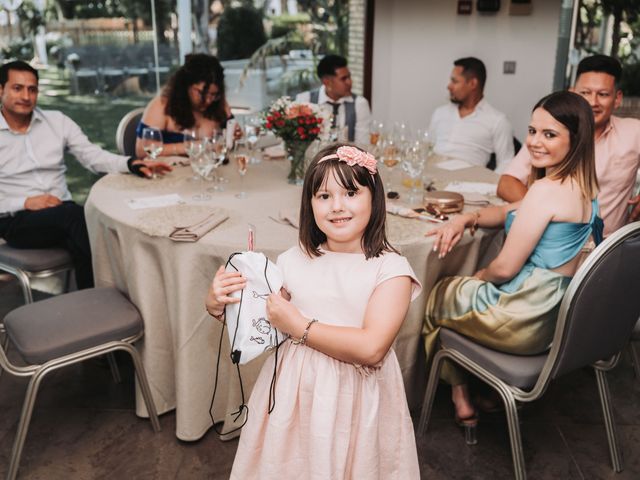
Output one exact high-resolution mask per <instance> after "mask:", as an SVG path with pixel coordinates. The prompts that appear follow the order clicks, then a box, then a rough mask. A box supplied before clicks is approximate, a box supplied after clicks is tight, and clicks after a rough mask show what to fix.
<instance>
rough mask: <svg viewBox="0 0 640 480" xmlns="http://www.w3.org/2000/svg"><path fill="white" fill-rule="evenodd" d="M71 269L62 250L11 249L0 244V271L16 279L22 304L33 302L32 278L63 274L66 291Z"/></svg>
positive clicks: (67, 254) (67, 253) (66, 255)
mask: <svg viewBox="0 0 640 480" xmlns="http://www.w3.org/2000/svg"><path fill="white" fill-rule="evenodd" d="M0 242H1V241H0ZM72 268H73V263H72V262H71V257H70V256H69V252H67V251H66V250H65V249H63V248H13V247H10V246H9V245H7V244H6V243H0V271H4V272H7V273H10V274H11V275H13V276H15V277H16V278H17V279H18V282H20V287H21V288H22V295H23V297H24V303H31V302H33V293H32V291H31V279H32V278H45V277H51V276H53V275H57V274H59V273H65V274H66V275H65V285H64V290H65V291H67V289H68V287H69V276H70V275H71V269H72Z"/></svg>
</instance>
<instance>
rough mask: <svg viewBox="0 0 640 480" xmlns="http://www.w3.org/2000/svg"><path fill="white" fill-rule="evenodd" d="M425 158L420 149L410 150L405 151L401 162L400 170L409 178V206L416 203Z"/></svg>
mask: <svg viewBox="0 0 640 480" xmlns="http://www.w3.org/2000/svg"><path fill="white" fill-rule="evenodd" d="M424 162H425V156H424V153H423V151H422V150H421V149H419V148H411V149H409V151H407V153H406V155H405V156H404V160H403V161H402V169H403V170H404V171H405V173H406V174H407V175H408V176H409V179H410V181H411V193H410V194H409V204H411V205H413V204H414V203H415V202H416V195H418V194H420V190H419V184H420V177H421V176H422V172H423V171H424Z"/></svg>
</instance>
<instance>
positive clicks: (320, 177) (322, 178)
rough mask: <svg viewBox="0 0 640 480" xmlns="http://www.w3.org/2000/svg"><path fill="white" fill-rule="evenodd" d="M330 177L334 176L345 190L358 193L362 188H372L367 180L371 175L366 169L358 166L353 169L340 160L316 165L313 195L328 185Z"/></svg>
mask: <svg viewBox="0 0 640 480" xmlns="http://www.w3.org/2000/svg"><path fill="white" fill-rule="evenodd" d="M359 170H363V171H364V172H366V173H365V174H363V172H361V171H359ZM329 175H333V176H334V177H335V179H336V181H337V182H338V185H340V186H341V187H342V188H344V189H345V190H352V191H357V190H359V189H360V188H361V187H370V185H369V182H368V181H367V179H368V177H371V175H370V174H369V172H368V171H367V170H366V169H365V168H363V167H360V166H357V165H356V166H353V167H351V166H349V165H347V164H346V163H345V162H341V161H340V160H338V159H331V160H325V161H324V162H320V163H318V164H317V165H316V168H315V169H314V172H313V177H312V179H311V187H312V188H311V193H312V195H315V194H316V193H318V190H320V188H322V187H323V186H324V185H326V183H327V180H328V178H329Z"/></svg>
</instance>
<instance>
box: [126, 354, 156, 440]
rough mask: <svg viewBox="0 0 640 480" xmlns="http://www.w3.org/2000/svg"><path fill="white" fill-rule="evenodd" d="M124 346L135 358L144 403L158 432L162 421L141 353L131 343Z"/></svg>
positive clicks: (152, 424)
mask: <svg viewBox="0 0 640 480" xmlns="http://www.w3.org/2000/svg"><path fill="white" fill-rule="evenodd" d="M123 348H124V349H125V350H126V351H127V352H129V355H131V359H132V360H133V367H134V368H135V369H136V376H137V377H138V383H139V385H140V390H142V397H143V398H144V404H145V406H146V407H147V413H148V414H149V420H151V426H152V427H153V431H154V432H156V433H158V432H159V431H160V430H161V427H160V421H159V420H158V413H157V412H156V405H155V403H154V402H153V397H152V396H151V388H149V381H148V380H147V374H146V373H145V371H144V367H143V366H142V360H141V359H140V354H139V353H138V350H136V348H135V347H134V346H133V345H131V344H128V343H127V344H125V345H123Z"/></svg>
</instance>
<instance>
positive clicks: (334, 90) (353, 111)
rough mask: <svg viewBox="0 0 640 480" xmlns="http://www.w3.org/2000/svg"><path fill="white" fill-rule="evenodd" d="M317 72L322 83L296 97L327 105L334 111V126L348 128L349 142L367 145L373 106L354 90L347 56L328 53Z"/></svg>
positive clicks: (332, 114)
mask: <svg viewBox="0 0 640 480" xmlns="http://www.w3.org/2000/svg"><path fill="white" fill-rule="evenodd" d="M317 73H318V78H319V79H320V80H321V81H322V86H321V87H320V88H319V89H318V90H311V91H307V92H302V93H300V94H298V96H297V97H296V101H297V102H308V103H315V104H318V105H322V106H325V108H326V109H327V112H328V113H329V114H331V125H330V126H331V127H332V128H337V129H339V130H346V133H347V135H346V138H347V140H349V141H350V142H354V143H357V144H359V145H368V143H369V124H370V123H371V110H370V108H369V102H368V101H367V99H366V98H364V97H363V96H361V95H354V94H353V93H351V72H350V71H349V68H348V67H347V59H346V58H344V57H341V56H339V55H326V56H325V57H324V58H323V59H322V60H320V62H319V63H318V68H317Z"/></svg>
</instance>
